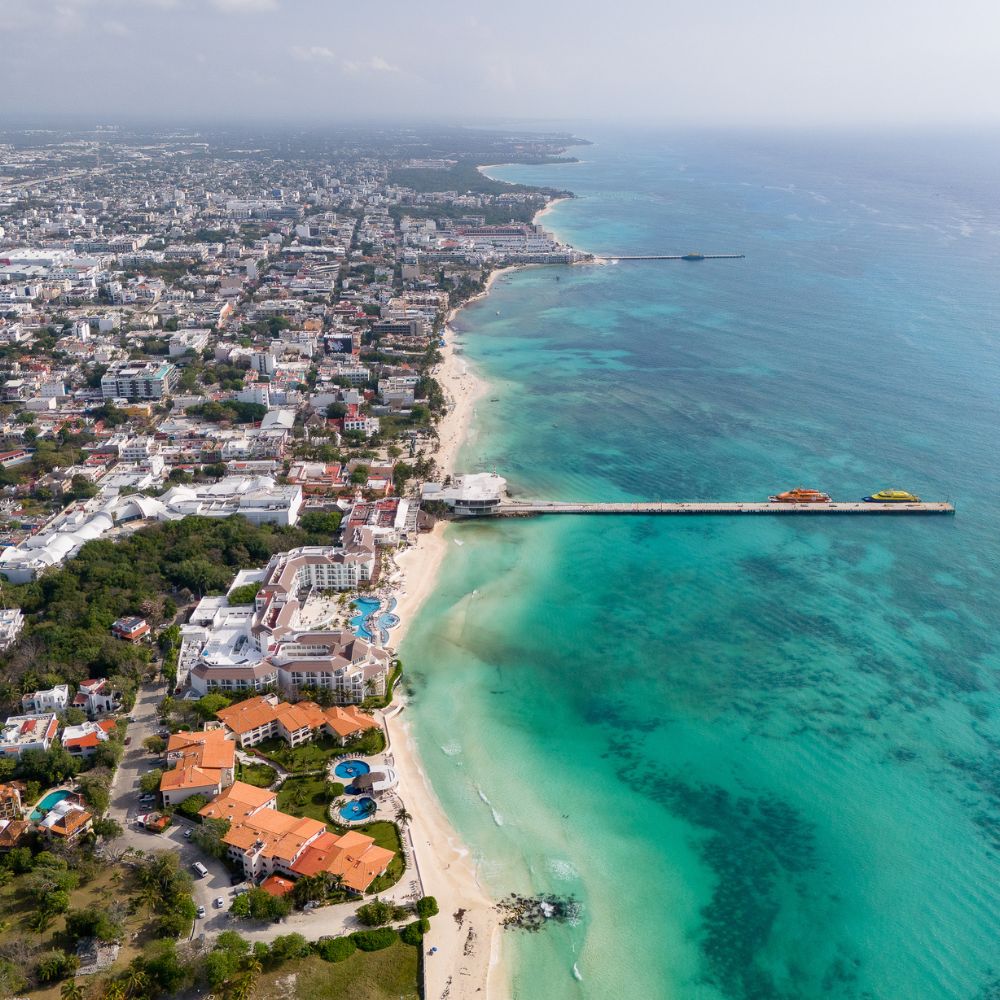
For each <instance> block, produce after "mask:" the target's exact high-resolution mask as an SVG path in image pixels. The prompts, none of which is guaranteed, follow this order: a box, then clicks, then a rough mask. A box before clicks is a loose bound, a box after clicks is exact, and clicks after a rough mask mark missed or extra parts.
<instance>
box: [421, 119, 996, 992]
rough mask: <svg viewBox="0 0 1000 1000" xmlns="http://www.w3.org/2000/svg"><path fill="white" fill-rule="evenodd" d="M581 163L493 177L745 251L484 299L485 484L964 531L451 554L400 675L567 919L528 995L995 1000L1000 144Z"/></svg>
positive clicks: (537, 887) (826, 142)
mask: <svg viewBox="0 0 1000 1000" xmlns="http://www.w3.org/2000/svg"><path fill="white" fill-rule="evenodd" d="M597 138H598V139H599V145H597V146H595V147H590V148H586V149H583V150H581V151H580V155H581V156H582V157H584V158H585V160H586V162H585V163H582V164H576V165H572V166H562V167H546V168H537V167H530V168H529V167H507V168H503V169H501V170H497V171H494V173H495V174H496V175H498V176H503V177H505V178H507V179H516V180H527V181H534V182H538V183H549V184H556V185H559V186H567V187H571V188H572V189H573V190H575V191H576V192H577V193H578V194H579V195H580V197H579V198H578V199H576V200H574V201H570V202H565V203H563V204H561V205H559V206H558V207H557V208H556V209H555V210H554V212H553V213H552V214H551V215H550V216H548V217H547V218H546V220H545V223H546V224H547V225H550V226H553V227H554V228H556V229H557V231H558V232H559V233H560V235H562V236H563V237H564V238H566V239H568V240H570V241H571V242H573V243H574V244H575V245H577V246H579V247H581V248H584V249H588V250H593V251H596V252H600V253H609V254H613V253H623V254H624V253H641V252H680V253H684V252H687V251H688V250H693V249H698V250H702V251H705V252H713V251H719V252H728V251H736V252H744V253H746V254H747V257H746V259H745V260H742V261H716V262H712V261H705V262H701V263H683V262H660V263H655V262H649V263H639V262H634V263H628V262H622V263H620V264H618V265H611V266H605V267H597V266H594V267H575V268H546V269H533V270H528V271H523V272H519V273H517V274H515V275H511V276H507V277H504V278H502V279H501V280H500V281H499V282H498V283H497V285H496V286H495V288H494V291H493V293H492V295H491V297H490V299H489V301H488V302H484V303H480V304H477V305H474V306H472V307H471V308H470V309H468V310H466V311H465V312H463V313H462V314H461V316H460V318H459V323H458V326H457V330H458V336H459V339H460V340H461V341H462V342H463V343H464V349H465V352H466V356H467V357H468V358H469V359H470V361H471V362H472V363H473V364H475V365H476V366H477V367H478V368H479V369H480V370H481V371H482V372H483V374H484V375H485V376H486V377H487V378H488V379H489V380H490V381H491V383H492V388H491V391H490V393H489V394H488V396H487V398H486V399H484V400H483V402H482V403H481V404H480V405H479V410H478V413H477V418H476V433H475V434H474V435H473V438H472V441H471V443H470V445H469V446H468V447H467V449H466V454H465V456H464V458H465V461H466V466H467V467H468V468H470V469H473V468H475V469H484V468H492V467H493V466H494V465H496V466H497V467H498V468H499V470H500V471H501V474H504V475H506V476H507V477H508V479H509V480H510V484H511V488H512V490H513V491H514V492H515V493H517V494H519V495H521V496H525V497H527V496H537V497H545V498H578V499H628V498H643V499H726V500H741V499H747V500H749V499H760V498H764V497H766V496H767V495H768V494H769V493H772V492H774V491H775V490H776V489H787V488H789V487H791V486H796V485H805V486H813V487H818V488H821V489H825V490H828V491H829V492H831V493H832V494H833V495H834V497H836V498H842V499H854V498H859V497H861V496H864V495H866V494H868V493H870V492H872V491H873V490H877V489H880V488H885V487H894V488H902V489H910V490H914V491H915V492H917V493H919V494H921V495H922V496H923V497H924V498H925V499H951V500H954V501H955V502H956V503H957V505H958V514H957V516H956V517H954V518H906V519H901V520H897V519H895V518H893V519H886V518H878V517H876V518H829V519H828V518H820V519H813V518H810V519H808V520H807V521H805V522H803V520H802V519H800V518H796V519H795V520H794V523H789V522H788V521H787V520H785V519H772V518H746V519H743V518H728V519H727V518H698V519H694V518H692V519H688V518H684V519H672V518H638V517H637V518H628V517H619V518H612V517H607V518H599V517H589V518H582V517H581V518H573V517H564V518H557V517H550V518H546V519H537V520H532V521H518V522H508V523H502V524H475V525H461V526H455V527H452V528H451V529H449V530H450V531H451V532H452V534H453V536H455V537H458V536H460V537H461V539H462V541H463V542H464V543H465V544H464V545H463V546H462V547H460V548H459V547H457V546H449V554H448V559H447V561H446V564H445V567H444V570H443V573H442V579H441V584H440V587H439V588H438V590H437V591H436V593H435V594H434V596H433V598H432V599H431V601H430V602H429V604H428V605H427V607H426V609H425V611H424V612H422V614H421V616H420V618H419V620H418V621H417V622H416V623H415V624H414V626H413V628H412V630H411V631H410V633H409V634H408V636H407V639H406V641H405V643H404V646H403V649H402V654H403V657H404V659H405V662H406V664H407V668H408V671H409V673H410V675H411V678H412V683H413V685H414V686H415V689H416V698H415V707H414V715H415V719H416V722H415V726H416V735H417V738H418V741H419V743H420V746H421V750H422V753H423V755H424V758H425V760H426V766H427V769H428V772H429V773H430V775H431V778H432V780H433V782H434V785H435V788H436V789H437V791H438V793H439V795H440V796H441V798H442V800H443V802H444V804H445V806H446V808H447V810H448V811H449V814H450V815H452V817H453V819H454V821H455V823H456V825H457V827H458V829H459V831H460V833H461V834H462V835H463V837H464V838H465V839H466V842H467V843H468V844H469V846H470V847H471V848H472V850H473V851H474V853H475V855H476V857H477V858H478V859H479V861H480V865H481V870H482V873H483V876H484V878H485V879H486V880H487V882H488V883H489V884H490V886H491V887H492V888H493V889H494V890H495V891H496V892H498V893H506V892H509V891H511V890H517V891H521V892H530V891H552V892H559V893H573V894H575V895H577V896H578V897H579V898H580V899H581V901H582V903H583V916H582V918H581V920H580V922H579V923H578V924H577V925H576V926H563V927H549V928H547V929H546V930H545V931H543V932H542V933H540V934H537V935H530V936H529V935H521V936H517V935H511V936H509V937H508V939H507V942H505V943H506V944H510V945H511V948H512V952H513V956H514V961H515V972H516V982H515V990H516V995H517V996H518V997H521V998H535V997H540V998H545V1000H561V998H564V997H565V998H570V997H574V998H575V997H588V998H589V997H593V998H598V997H602V998H603V997H608V996H637V997H638V996H642V997H664V998H674V997H676V998H685V1000H687V998H696V1000H702V998H706V1000H707V998H712V1000H715V998H722V997H727V998H751V997H752V998H784V997H787V998H814V997H815V998H820V997H832V998H867V997H879V998H896V997H898V998H904V997H906V998H911V997H917V996H919V997H922V998H946V997H949V998H950V997H955V998H959V997H961V998H984V1000H985V998H987V997H990V996H992V995H994V994H993V993H992V992H991V991H995V990H1000V958H998V957H997V956H1000V947H998V941H1000V905H998V904H1000V879H998V876H1000V863H998V857H997V851H998V849H1000V756H998V749H1000V725H998V721H997V707H998V697H997V678H998V672H997V667H998V663H1000V656H998V649H997V634H996V622H997V620H998V617H1000V616H998V611H1000V601H998V598H997V571H998V567H1000V542H998V530H997V529H998V527H1000V524H998V520H1000V519H998V517H997V513H996V497H997V486H998V485H1000V484H998V478H1000V477H998V475H997V468H996V456H997V443H998V431H997V427H998V418H1000V377H998V365H997V336H996V327H997V321H998V319H1000V295H998V292H997V286H996V278H995V275H996V273H997V272H996V268H997V264H998V263H1000V216H998V209H997V206H998V205H1000V181H997V180H996V178H998V177H1000V170H998V169H997V168H998V167H1000V147H998V144H997V143H996V142H995V141H992V140H990V141H987V140H985V139H978V140H971V139H960V138H957V137H951V138H950V139H948V141H941V140H935V138H934V137H898V138H891V139H890V138H884V137H883V138H881V139H873V138H865V137H852V138H850V139H849V140H848V139H847V138H845V137H822V136H812V137H809V138H798V139H794V138H788V137H780V136H767V137H760V136H757V137H754V136H743V137H739V136H726V137H719V136H680V137H678V136H675V137H657V136H653V135H645V136H621V135H611V134H609V135H603V136H598V137H597ZM557 279H558V280H557ZM497 309H500V311H501V314H500V316H497V315H496V310H497ZM493 398H497V399H498V402H495V403H493V402H489V401H488V400H490V399H493ZM474 592H475V593H474ZM574 964H575V965H576V967H577V968H578V971H579V976H580V978H579V979H577V978H576V977H575V975H574V971H573V970H574Z"/></svg>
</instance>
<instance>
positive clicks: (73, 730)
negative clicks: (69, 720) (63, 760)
mask: <svg viewBox="0 0 1000 1000" xmlns="http://www.w3.org/2000/svg"><path fill="white" fill-rule="evenodd" d="M114 731H115V721H114V719H103V720H102V721H101V722H83V723H81V724H80V725H79V726H66V727H65V728H64V729H63V731H62V745H63V748H64V749H66V750H68V751H69V752H70V753H71V754H73V756H74V757H92V756H93V755H94V753H95V751H96V750H97V748H98V747H99V746H100V745H101V744H102V743H105V742H107V741H108V740H109V739H110V738H111V734H112V733H113V732H114Z"/></svg>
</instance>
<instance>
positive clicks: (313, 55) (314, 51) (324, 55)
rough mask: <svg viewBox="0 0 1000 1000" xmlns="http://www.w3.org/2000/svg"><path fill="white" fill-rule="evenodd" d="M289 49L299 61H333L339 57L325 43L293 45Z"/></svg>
mask: <svg viewBox="0 0 1000 1000" xmlns="http://www.w3.org/2000/svg"><path fill="white" fill-rule="evenodd" d="M288 51H289V52H290V53H291V54H292V58H293V59H297V60H298V61H299V62H332V61H333V60H334V59H336V58H337V56H336V54H335V53H334V51H333V50H332V49H328V48H327V47H326V46H325V45H293V46H292V47H291V48H290V49H289V50H288Z"/></svg>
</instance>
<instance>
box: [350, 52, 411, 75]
mask: <svg viewBox="0 0 1000 1000" xmlns="http://www.w3.org/2000/svg"><path fill="white" fill-rule="evenodd" d="M344 72H345V73H401V72H402V70H401V69H400V68H399V67H398V66H394V65H393V64H392V63H391V62H389V61H388V60H386V59H383V58H382V56H372V57H371V58H369V59H365V60H362V61H361V62H358V61H357V60H354V59H349V60H348V61H347V62H345V63H344Z"/></svg>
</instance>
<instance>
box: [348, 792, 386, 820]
mask: <svg viewBox="0 0 1000 1000" xmlns="http://www.w3.org/2000/svg"><path fill="white" fill-rule="evenodd" d="M376 808H377V807H376V805H375V800H374V799H370V798H367V797H366V798H363V799H352V800H351V801H350V802H348V803H347V805H346V806H344V807H343V808H342V809H341V810H340V815H341V816H343V818H344V819H350V820H358V819H366V818H367V817H368V816H373V815H374V814H375V809H376Z"/></svg>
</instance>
